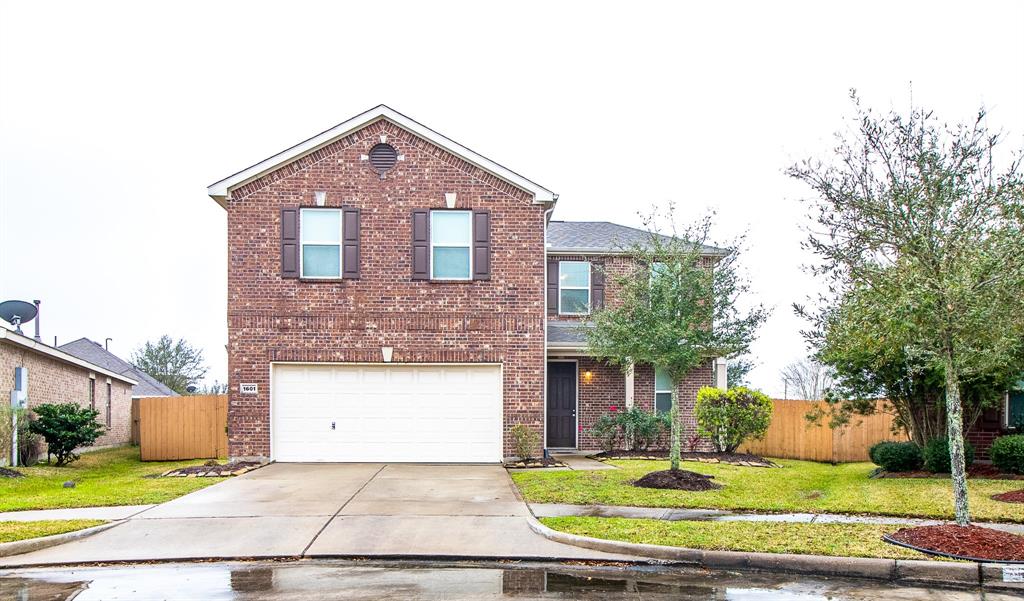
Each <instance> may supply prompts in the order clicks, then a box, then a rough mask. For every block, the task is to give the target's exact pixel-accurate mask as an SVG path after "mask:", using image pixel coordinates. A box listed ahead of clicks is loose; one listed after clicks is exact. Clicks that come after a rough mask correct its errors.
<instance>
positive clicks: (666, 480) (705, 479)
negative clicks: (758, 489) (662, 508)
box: [633, 470, 722, 491]
mask: <svg viewBox="0 0 1024 601" xmlns="http://www.w3.org/2000/svg"><path fill="white" fill-rule="evenodd" d="M713 478H714V476H708V475H707V474H698V473H697V472H691V471H687V470H661V471H658V472H651V473H649V474H647V475H646V476H644V477H643V478H640V479H639V480H636V481H635V482H633V486H638V487H640V488H662V489H668V490H696V491H699V490H715V489H718V488H722V485H721V484H716V483H714V482H712V481H711V480H712V479H713Z"/></svg>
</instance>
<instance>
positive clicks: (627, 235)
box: [547, 221, 726, 256]
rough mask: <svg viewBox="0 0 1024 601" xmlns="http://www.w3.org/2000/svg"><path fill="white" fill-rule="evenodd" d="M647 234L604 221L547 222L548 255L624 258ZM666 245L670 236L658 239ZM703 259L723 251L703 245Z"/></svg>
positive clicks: (644, 242) (640, 243)
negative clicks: (591, 255) (614, 256)
mask: <svg viewBox="0 0 1024 601" xmlns="http://www.w3.org/2000/svg"><path fill="white" fill-rule="evenodd" d="M650 235H651V234H650V232H648V231H646V230H641V229H637V228H635V227H628V226H625V225H619V224H617V223H609V222H607V221H549V222H548V248H547V250H548V252H561V253H579V254H586V253H599V254H625V253H628V252H629V251H630V249H632V248H633V247H634V246H636V245H638V244H639V245H645V244H646V242H647V241H648V240H649V239H650ZM660 237H661V238H662V239H663V240H665V241H669V240H671V239H672V237H671V236H660ZM701 252H702V253H703V254H706V255H719V256H720V255H724V254H726V251H725V250H723V249H721V248H716V247H714V246H707V245H704V246H702V247H701Z"/></svg>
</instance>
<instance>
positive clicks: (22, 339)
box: [0, 328, 138, 386]
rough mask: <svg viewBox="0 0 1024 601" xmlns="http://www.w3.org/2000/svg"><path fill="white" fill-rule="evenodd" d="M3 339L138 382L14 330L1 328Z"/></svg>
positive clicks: (115, 377) (114, 377)
mask: <svg viewBox="0 0 1024 601" xmlns="http://www.w3.org/2000/svg"><path fill="white" fill-rule="evenodd" d="M3 340H6V341H7V342H10V343H11V344H14V345H16V346H19V347H21V348H24V349H26V350H30V351H32V352H35V353H39V354H40V355H45V356H47V357H51V358H53V359H56V360H58V361H62V362H64V363H69V364H71V365H75V366H78V367H81V368H82V369H87V370H89V371H91V372H95V373H97V374H103V375H104V376H106V377H108V378H113V379H115V380H120V381H122V382H127V383H128V384H131V385H132V386H135V385H136V384H138V382H137V381H135V380H133V379H131V378H128V377H126V376H122V375H121V374H118V373H116V372H113V371H110V370H109V369H104V368H102V367H100V366H99V365H96V364H94V363H90V362H88V361H85V360H83V359H79V358H78V357H75V356H74V355H72V354H70V353H65V352H64V351H62V350H60V349H56V348H54V347H52V346H50V345H48V344H44V343H42V342H39V341H38V340H34V339H32V338H29V337H27V336H22V335H21V334H18V333H16V332H12V331H10V330H8V329H7V328H0V341H3Z"/></svg>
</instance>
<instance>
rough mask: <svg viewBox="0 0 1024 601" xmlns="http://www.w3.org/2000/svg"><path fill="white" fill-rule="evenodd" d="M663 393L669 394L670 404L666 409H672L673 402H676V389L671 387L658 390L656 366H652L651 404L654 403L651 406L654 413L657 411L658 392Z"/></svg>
mask: <svg viewBox="0 0 1024 601" xmlns="http://www.w3.org/2000/svg"><path fill="white" fill-rule="evenodd" d="M670 379H671V378H670ZM670 386H671V384H670ZM665 393H668V394H670V395H671V399H672V404H671V405H669V407H668V410H669V411H672V407H673V406H675V404H676V391H675V390H672V389H669V390H664V389H662V390H658V368H657V367H655V368H654V403H653V405H654V406H653V408H654V412H655V413H657V412H658V395H659V394H665Z"/></svg>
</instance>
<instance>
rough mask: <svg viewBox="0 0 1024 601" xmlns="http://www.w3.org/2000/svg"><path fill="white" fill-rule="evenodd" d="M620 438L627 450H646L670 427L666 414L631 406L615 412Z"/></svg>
mask: <svg viewBox="0 0 1024 601" xmlns="http://www.w3.org/2000/svg"><path fill="white" fill-rule="evenodd" d="M615 422H616V424H618V426H619V430H620V432H621V434H622V439H623V441H624V442H625V445H626V448H627V449H629V450H631V451H632V450H639V451H646V450H647V449H649V448H651V447H652V446H654V445H655V444H657V443H658V438H660V437H661V434H662V433H663V432H665V431H666V430H668V429H669V428H670V427H671V423H672V422H671V421H670V418H669V417H668V415H667V414H657V413H652V412H650V411H644V410H643V409H641V408H639V407H633V408H632V409H629V410H627V411H621V412H619V413H616V414H615Z"/></svg>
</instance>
